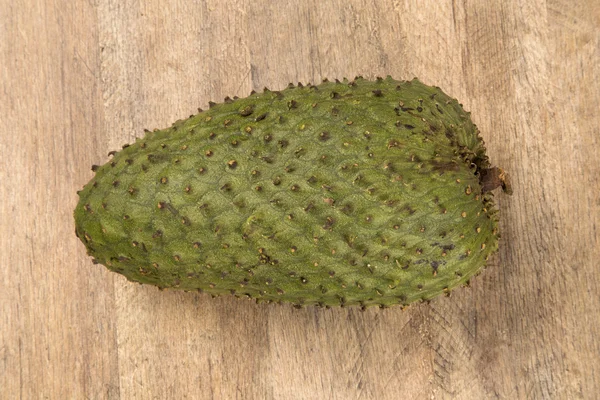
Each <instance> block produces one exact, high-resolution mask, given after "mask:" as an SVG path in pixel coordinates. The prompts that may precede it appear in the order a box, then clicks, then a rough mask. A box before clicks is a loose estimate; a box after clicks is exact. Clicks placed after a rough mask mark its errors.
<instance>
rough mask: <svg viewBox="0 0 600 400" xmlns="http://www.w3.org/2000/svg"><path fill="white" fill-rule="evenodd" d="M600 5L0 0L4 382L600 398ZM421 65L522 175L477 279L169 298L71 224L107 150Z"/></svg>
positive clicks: (189, 394) (257, 392)
mask: <svg viewBox="0 0 600 400" xmlns="http://www.w3.org/2000/svg"><path fill="white" fill-rule="evenodd" d="M599 26H600V3H598V2H597V1H594V0H588V1H585V0H579V1H566V0H546V1H543V0H530V1H525V0H520V1H519V0H507V1H504V2H488V1H484V0H475V1H468V2H467V1H459V0H444V1H438V0H421V1H405V2H403V1H385V2H383V1H381V2H380V1H375V0H370V1H368V0H334V1H328V2H320V1H313V0H307V1H301V2H299V1H290V0H282V1H278V2H276V3H275V2H269V1H264V0H263V1H253V2H249V1H243V0H233V1H216V0H197V1H182V0H173V1H170V2H159V1H158V0H148V1H146V2H139V1H135V0H120V1H117V0H93V1H81V0H75V1H60V0H56V1H34V0H14V1H9V0H1V1H0V65H1V66H2V67H1V68H0V159H1V160H2V164H1V165H0V199H2V201H1V202H0V217H1V219H0V228H1V234H0V278H1V282H2V290H0V387H1V388H2V390H1V391H0V393H1V394H0V397H2V398H6V399H32V398H44V399H71V398H72V399H82V398H91V399H171V398H172V399H398V398H406V399H446V398H457V399H487V398H500V399H521V398H527V399H530V398H531V399H541V398H543V399H577V398H581V399H591V398H595V397H596V396H597V394H598V393H600V361H599V360H600V339H599V338H600V316H599V315H600V314H599V313H598V310H599V309H600V278H599V276H598V266H597V263H598V259H600V243H599V237H598V224H599V223H600V178H599V177H600V162H599V161H598V160H599V159H600V150H599V145H600V143H599V140H600V139H599V138H600V113H599V112H598V111H599V109H600V108H599V106H598V105H599V104H600V84H599V83H598V82H600V31H599V30H598V27H599ZM359 74H360V75H364V76H366V77H370V78H373V77H375V76H378V75H381V76H385V75H388V74H390V75H392V76H394V77H395V78H397V79H409V78H412V77H414V76H418V77H419V78H421V79H422V80H423V81H424V82H426V83H429V84H435V85H438V86H440V87H442V88H443V89H444V90H445V91H446V92H447V93H449V94H451V95H452V96H454V97H457V98H459V99H460V100H461V102H462V103H463V104H464V105H465V107H466V108H467V109H468V110H470V111H471V112H472V117H473V119H474V120H475V122H476V123H477V125H478V126H479V128H480V129H481V131H482V134H483V136H484V138H485V140H486V143H487V146H488V150H489V154H490V157H491V158H492V160H493V162H494V163H495V164H496V165H500V166H502V167H504V168H505V169H507V170H508V171H509V172H510V173H511V174H512V178H513V181H514V186H515V189H516V190H515V194H514V195H513V196H512V197H508V196H505V195H498V196H497V199H498V203H499V206H500V208H501V226H500V227H501V230H502V243H501V249H500V252H499V253H498V254H497V255H496V256H495V257H494V259H493V261H492V262H491V264H490V266H489V267H488V269H487V270H486V271H485V272H484V273H483V274H482V275H480V276H478V277H477V278H475V279H474V280H473V281H472V284H471V287H470V288H468V289H461V290H457V291H456V292H454V293H453V295H452V296H451V297H449V298H439V299H436V300H434V301H432V302H431V303H428V304H418V305H414V306H411V307H409V308H408V309H406V310H404V311H401V310H400V309H399V308H398V309H395V308H391V309H386V310H368V311H365V312H361V311H359V310H356V309H330V310H320V309H314V308H306V309H301V310H296V309H292V308H290V307H286V306H276V305H256V304H254V303H251V302H248V301H241V300H236V299H234V298H229V297H223V298H217V299H211V298H210V297H208V296H205V295H199V294H192V293H176V292H168V291H167V292H159V291H158V290H156V289H154V288H151V287H143V286H139V285H134V284H132V283H129V282H127V281H126V280H125V279H124V278H122V277H120V276H118V275H116V274H113V273H110V272H108V271H107V270H105V269H104V268H103V267H102V266H99V265H93V264H92V263H91V261H90V259H89V258H88V257H87V256H86V255H85V250H84V247H83V246H82V245H81V243H79V242H78V240H77V239H76V237H75V235H74V234H73V230H74V226H73V219H72V210H73V208H74V206H75V204H76V201H77V196H76V191H77V190H78V189H80V188H81V187H82V185H83V184H84V183H86V182H87V181H88V180H89V179H90V178H91V176H92V173H91V171H90V170H89V167H90V165H91V164H101V163H104V162H105V161H106V159H107V157H106V153H107V152H108V151H110V150H114V149H117V148H119V147H120V146H121V145H122V144H124V143H128V142H131V141H132V140H134V138H135V137H137V136H141V135H142V134H143V131H142V129H143V128H149V129H151V128H155V127H158V128H161V127H164V126H167V125H168V124H170V123H171V122H173V121H174V120H176V119H179V118H185V117H187V116H188V115H190V114H192V113H194V112H195V110H196V108H197V107H206V105H207V103H208V101H209V100H213V99H214V100H220V99H222V98H223V97H225V96H234V95H238V96H245V95H247V94H248V93H249V92H250V91H251V90H252V89H257V90H260V89H262V88H263V87H264V86H269V87H271V88H275V89H277V88H283V87H284V86H286V85H287V83H288V82H298V81H301V82H319V81H320V80H321V79H322V78H325V77H328V78H341V77H344V76H346V77H353V76H355V75H359Z"/></svg>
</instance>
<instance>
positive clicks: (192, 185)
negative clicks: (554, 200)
mask: <svg viewBox="0 0 600 400" xmlns="http://www.w3.org/2000/svg"><path fill="white" fill-rule="evenodd" d="M199 111H200V112H199V114H197V115H193V116H191V117H190V118H188V119H186V120H181V121H178V122H176V123H175V124H173V126H171V127H170V128H168V129H163V130H155V131H153V132H149V131H146V135H145V136H144V137H143V138H139V139H137V140H136V141H135V143H134V144H131V145H125V146H123V149H122V150H120V151H118V152H111V153H109V155H111V156H113V158H112V159H111V160H110V161H109V162H108V163H106V164H105V165H103V166H101V167H98V166H94V167H93V168H92V169H93V170H94V171H95V176H94V178H93V179H92V180H91V181H90V182H89V183H88V184H87V185H86V186H85V187H84V188H83V190H81V191H80V192H79V196H80V200H79V204H78V205H77V207H76V209H75V222H76V234H77V236H78V237H79V238H80V239H81V241H82V242H83V243H84V244H85V246H86V248H87V252H88V254H89V255H91V256H92V257H93V258H94V261H95V262H96V263H101V264H104V265H105V266H106V267H108V268H109V269H110V270H112V271H115V272H118V273H120V274H123V275H124V276H126V277H127V278H128V279H129V280H132V281H136V282H140V283H146V284H152V285H156V286H158V287H160V288H177V289H183V290H200V291H204V292H207V293H210V294H214V295H220V294H227V293H231V294H234V295H236V296H239V297H242V296H248V297H250V298H254V299H256V300H257V301H267V302H289V303H293V304H295V305H298V306H299V305H309V304H314V305H321V306H336V305H337V306H344V305H360V306H363V307H366V306H370V305H379V306H381V307H384V306H388V305H394V304H401V305H406V304H409V303H411V302H413V301H416V300H428V299H431V298H433V297H435V296H437V295H439V294H442V293H448V292H449V291H450V290H451V289H452V288H454V287H456V286H459V285H464V284H465V283H467V282H468V281H469V279H470V278H471V277H472V276H474V275H475V274H477V273H478V272H480V271H481V270H482V268H483V267H484V266H485V263H486V260H488V258H489V257H490V255H491V254H493V253H494V252H495V251H496V250H497V248H498V229H497V210H496V208H495V207H494V203H493V196H492V194H491V193H490V190H492V189H494V188H495V187H498V186H503V187H504V189H505V190H506V191H509V190H510V187H509V185H508V183H507V181H506V178H505V174H504V172H503V171H502V170H500V169H498V168H492V167H491V166H490V163H489V161H488V157H487V156H486V153H485V148H484V144H483V141H482V139H481V138H480V136H479V132H478V129H477V127H476V126H475V125H474V124H473V122H472V121H471V119H470V117H469V113H466V112H465V111H464V110H463V108H462V106H461V105H460V104H459V103H458V102H457V101H456V100H454V99H452V98H450V97H448V96H447V95H446V94H444V93H443V92H442V91H441V90H440V89H439V88H437V87H430V86H427V85H424V84H423V83H421V82H419V81H418V80H417V79H414V80H412V81H396V80H393V79H392V78H390V77H388V78H386V79H382V78H378V79H377V80H375V81H369V80H365V79H362V78H360V77H358V78H356V79H354V80H352V81H348V80H346V79H344V80H343V81H338V80H336V81H335V82H329V81H324V82H323V83H322V84H319V85H301V84H298V85H297V86H294V85H291V84H290V86H289V87H288V88H287V89H285V90H281V91H269V90H268V89H265V90H264V92H263V93H255V92H253V93H252V94H251V95H250V96H249V97H247V98H243V99H239V98H234V99H230V98H226V99H225V101H224V103H221V104H215V103H212V102H211V103H210V109H208V110H206V111H202V110H199Z"/></svg>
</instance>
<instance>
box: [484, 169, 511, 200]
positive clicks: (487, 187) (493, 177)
mask: <svg viewBox="0 0 600 400" xmlns="http://www.w3.org/2000/svg"><path fill="white" fill-rule="evenodd" d="M479 182H480V184H481V187H482V191H483V193H486V192H491V191H492V190H494V189H496V188H499V187H502V191H503V192H504V193H506V194H508V195H511V194H512V193H513V190H512V185H511V183H510V176H509V175H508V174H507V173H506V172H505V171H504V170H503V169H502V168H498V167H491V168H486V169H482V170H481V171H480V172H479Z"/></svg>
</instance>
